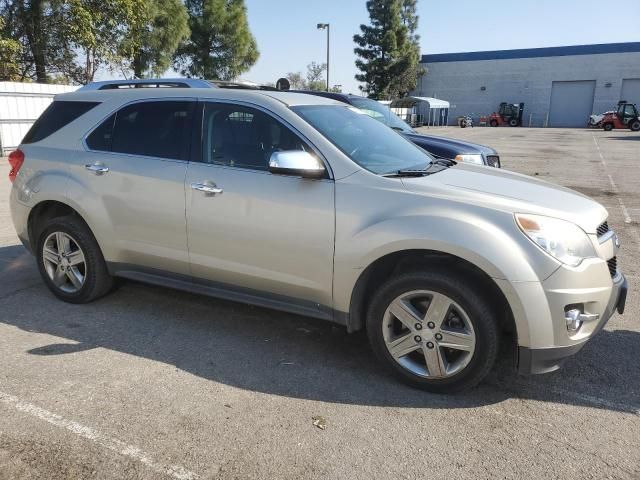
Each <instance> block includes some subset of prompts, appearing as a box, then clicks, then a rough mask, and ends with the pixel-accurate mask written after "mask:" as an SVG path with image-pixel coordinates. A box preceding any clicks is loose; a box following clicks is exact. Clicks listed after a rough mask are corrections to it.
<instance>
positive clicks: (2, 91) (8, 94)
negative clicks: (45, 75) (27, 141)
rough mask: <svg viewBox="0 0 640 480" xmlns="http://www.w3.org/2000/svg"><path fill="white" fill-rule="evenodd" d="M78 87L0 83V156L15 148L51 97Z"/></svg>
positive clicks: (50, 100)
mask: <svg viewBox="0 0 640 480" xmlns="http://www.w3.org/2000/svg"><path fill="white" fill-rule="evenodd" d="M78 88H79V87H73V86H69V85H49V84H43V83H18V82H0V154H6V153H8V152H10V151H11V150H13V149H14V148H15V147H17V146H18V145H19V144H20V142H21V141H22V138H23V137H24V135H25V134H26V133H27V131H28V130H29V128H31V125H33V122H35V121H36V119H37V118H38V117H39V116H40V114H41V113H42V112H44V110H45V109H46V108H47V106H48V105H49V104H50V103H51V102H52V101H53V97H54V96H55V95H57V94H59V93H65V92H72V91H74V90H77V89H78Z"/></svg>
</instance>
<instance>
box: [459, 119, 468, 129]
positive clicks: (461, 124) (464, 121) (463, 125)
mask: <svg viewBox="0 0 640 480" xmlns="http://www.w3.org/2000/svg"><path fill="white" fill-rule="evenodd" d="M460 128H467V121H466V120H460Z"/></svg>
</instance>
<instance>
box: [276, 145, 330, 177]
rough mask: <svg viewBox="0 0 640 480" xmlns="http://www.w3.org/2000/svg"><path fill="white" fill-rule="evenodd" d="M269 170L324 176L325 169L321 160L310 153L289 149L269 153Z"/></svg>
mask: <svg viewBox="0 0 640 480" xmlns="http://www.w3.org/2000/svg"><path fill="white" fill-rule="evenodd" d="M269 171H270V172H271V173H279V174H281V175H295V176H299V177H303V178H322V177H324V176H325V172H326V169H325V168H324V164H323V163H322V161H321V160H320V159H319V158H317V157H315V156H313V155H311V154H310V153H308V152H305V151H302V150H289V151H285V152H273V153H272V154H271V158H270V159H269Z"/></svg>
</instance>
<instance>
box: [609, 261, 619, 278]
mask: <svg viewBox="0 0 640 480" xmlns="http://www.w3.org/2000/svg"><path fill="white" fill-rule="evenodd" d="M607 265H608V266H609V273H610V274H611V277H615V276H616V272H617V271H618V259H617V258H616V257H613V258H610V259H609V260H607Z"/></svg>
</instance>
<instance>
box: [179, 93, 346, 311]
mask: <svg viewBox="0 0 640 480" xmlns="http://www.w3.org/2000/svg"><path fill="white" fill-rule="evenodd" d="M202 124H203V128H202V132H203V133H202V137H203V138H202V142H201V143H202V154H201V155H198V156H197V157H201V160H202V161H201V162H192V163H190V164H189V167H188V171H187V178H186V182H185V185H186V189H187V234H188V241H189V256H190V260H191V270H192V273H193V276H194V281H195V282H196V283H198V282H200V283H206V284H209V285H212V286H222V287H229V286H231V287H233V288H234V289H239V290H241V291H245V292H247V293H249V294H254V295H258V296H265V298H266V297H270V298H273V299H274V300H275V301H285V302H286V301H289V300H293V299H297V300H303V301H304V302H306V304H307V305H305V306H307V307H310V308H316V309H318V310H324V307H330V306H331V304H332V276H333V248H334V183H333V180H331V179H329V178H325V179H316V180H311V179H303V178H300V177H296V176H287V175H278V174H272V173H270V172H269V170H268V161H269V157H270V156H271V153H273V152H274V151H276V150H283V151H287V150H307V151H310V152H315V150H313V149H312V148H311V147H310V146H309V144H308V142H306V141H304V140H303V139H302V138H301V137H300V136H299V135H297V134H296V133H294V132H293V131H292V129H291V128H290V127H288V126H287V125H285V124H284V123H282V122H281V121H280V120H279V119H276V118H275V117H274V116H271V115H270V114H267V113H266V112H264V111H262V110H259V109H255V108H249V107H247V106H242V105H236V104H228V103H205V104H204V113H203V122H202Z"/></svg>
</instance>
